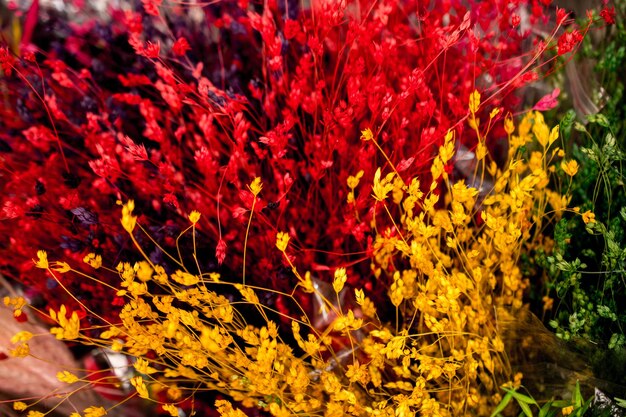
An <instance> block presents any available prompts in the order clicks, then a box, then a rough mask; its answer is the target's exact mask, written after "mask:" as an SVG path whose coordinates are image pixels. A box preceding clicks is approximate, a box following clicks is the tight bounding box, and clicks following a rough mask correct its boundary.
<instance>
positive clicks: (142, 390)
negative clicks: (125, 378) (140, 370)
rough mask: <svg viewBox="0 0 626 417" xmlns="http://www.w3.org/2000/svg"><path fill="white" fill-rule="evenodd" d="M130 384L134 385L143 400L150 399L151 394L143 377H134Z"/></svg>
mask: <svg viewBox="0 0 626 417" xmlns="http://www.w3.org/2000/svg"><path fill="white" fill-rule="evenodd" d="M130 383H131V384H132V386H133V387H135V389H136V390H137V394H139V396H140V397H141V398H145V399H149V398H150V394H148V388H147V387H146V384H145V383H144V382H143V378H142V377H141V376H139V375H138V376H134V377H132V378H131V379H130Z"/></svg>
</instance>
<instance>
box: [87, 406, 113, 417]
mask: <svg viewBox="0 0 626 417" xmlns="http://www.w3.org/2000/svg"><path fill="white" fill-rule="evenodd" d="M83 412H84V413H85V417H102V416H105V415H106V414H107V412H106V410H105V409H104V407H96V406H91V407H88V408H86V409H85V410H84V411H83Z"/></svg>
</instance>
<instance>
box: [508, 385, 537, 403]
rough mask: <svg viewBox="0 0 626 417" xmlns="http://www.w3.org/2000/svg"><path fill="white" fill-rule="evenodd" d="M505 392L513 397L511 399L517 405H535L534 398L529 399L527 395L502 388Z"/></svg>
mask: <svg viewBox="0 0 626 417" xmlns="http://www.w3.org/2000/svg"><path fill="white" fill-rule="evenodd" d="M504 390H505V391H507V392H510V393H511V394H512V395H513V398H515V399H516V400H517V402H519V403H524V404H537V401H535V399H534V398H531V397H529V396H528V395H524V394H522V393H521V392H517V391H515V390H508V389H506V388H504Z"/></svg>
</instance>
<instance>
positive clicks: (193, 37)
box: [0, 0, 591, 321]
mask: <svg viewBox="0 0 626 417" xmlns="http://www.w3.org/2000/svg"><path fill="white" fill-rule="evenodd" d="M76 3H79V2H76ZM80 3H82V2H80ZM549 3H550V2H549V1H545V0H541V1H538V0H516V1H512V0H489V1H471V0H467V1H459V0H447V1H439V2H435V3H434V4H432V2H428V3H427V4H425V3H424V2H421V1H417V0H406V1H402V2H398V1H395V0H378V1H375V0H360V1H347V0H315V1H312V2H311V5H310V6H309V7H303V6H302V5H301V4H300V2H297V1H288V0H285V1H283V0H274V1H265V2H253V1H247V0H239V1H237V2H235V1H225V2H221V3H218V4H213V5H203V4H201V3H199V4H198V5H197V6H193V7H191V6H188V5H186V6H181V5H177V3H174V2H172V3H169V2H161V1H157V0H142V4H141V5H138V6H137V7H136V8H135V9H131V10H110V11H109V12H110V16H111V21H110V22H106V21H103V20H101V19H99V18H88V19H84V20H83V21H81V22H74V23H71V22H70V21H69V20H67V18H64V17H63V16H59V15H54V14H52V12H50V11H48V12H46V11H45V10H44V11H42V12H41V20H40V22H39V28H37V29H36V30H35V31H34V34H33V39H32V43H31V44H29V45H23V50H22V53H21V54H19V55H16V54H15V53H14V52H16V51H13V53H12V52H11V51H10V50H9V49H8V48H7V47H3V48H2V49H1V50H0V63H1V64H2V68H3V70H4V77H3V78H2V80H0V85H2V90H3V100H2V101H1V102H0V116H1V117H0V126H1V127H0V152H1V153H0V179H1V181H0V195H1V196H2V197H1V198H0V219H1V220H2V221H0V235H2V236H4V237H5V238H4V239H2V241H1V242H0V268H1V270H2V272H3V273H4V274H5V275H6V276H8V277H10V278H13V279H15V280H16V281H18V282H21V283H23V284H24V285H25V288H27V289H28V291H29V292H30V293H31V296H32V297H33V298H35V297H37V296H40V297H43V299H44V300H45V303H46V305H47V306H49V307H53V308H57V307H58V305H59V304H61V303H65V304H68V305H70V306H72V308H74V309H78V310H80V309H81V307H80V305H79V304H77V303H75V302H73V301H74V297H75V298H76V299H78V300H81V299H82V298H86V297H88V298H90V306H93V307H94V309H95V310H97V311H98V312H99V314H102V315H103V316H104V317H105V318H107V319H109V320H111V321H115V308H112V305H113V306H115V305H118V304H119V303H118V301H121V300H118V299H117V298H116V297H115V294H114V293H111V291H109V290H108V289H107V287H106V286H104V285H103V286H97V287H96V286H94V284H93V283H92V282H76V281H71V282H69V281H68V282H61V283H58V282H56V281H54V280H52V279H49V278H48V277H46V276H44V275H43V273H41V272H37V271H35V270H33V267H32V261H31V258H32V257H33V255H34V253H35V252H36V250H37V249H45V250H47V251H48V252H49V253H51V257H54V258H64V259H71V258H74V259H75V260H76V263H80V262H82V261H83V258H84V257H85V256H87V255H88V254H90V253H93V254H95V255H102V258H103V259H105V260H107V261H115V260H116V259H119V258H122V256H121V255H122V254H123V253H124V252H125V251H127V250H128V249H130V247H129V242H128V239H127V238H126V237H125V233H123V230H122V228H121V225H120V223H119V219H118V210H116V209H115V207H116V204H117V203H118V201H122V200H123V201H126V200H127V199H129V198H132V199H134V200H135V202H136V204H137V209H136V211H137V212H138V213H140V214H141V216H142V217H143V218H144V221H142V223H143V224H152V225H153V228H152V229H151V230H150V234H151V236H153V237H155V240H156V242H158V244H159V245H161V246H162V247H166V248H170V249H171V248H174V247H175V246H176V245H178V246H179V247H180V248H181V250H180V253H181V256H182V257H183V258H184V257H186V256H188V255H187V254H188V253H189V251H186V250H185V248H188V247H189V246H190V244H191V240H180V241H177V240H176V238H177V236H178V234H179V232H180V231H181V229H182V228H184V227H186V225H187V220H186V216H187V214H188V213H190V212H191V211H192V210H199V211H200V212H201V213H202V219H201V221H200V223H199V224H198V227H197V230H198V232H199V233H200V235H201V236H200V238H198V239H197V242H199V244H200V245H201V247H200V249H201V250H200V251H199V254H200V256H199V260H198V261H199V265H200V267H201V268H202V269H203V271H220V272H221V273H222V276H224V277H230V279H233V280H239V279H241V274H242V269H243V268H244V264H243V263H244V253H246V254H247V257H245V262H246V264H247V271H248V272H247V279H248V282H255V283H257V284H258V285H262V286H271V287H272V288H275V289H281V288H285V289H288V288H293V282H292V279H293V277H292V274H291V272H290V268H288V267H287V265H285V264H284V261H283V260H282V259H281V254H280V253H278V252H277V251H275V250H274V249H273V246H274V242H275V236H276V231H277V230H288V231H289V234H290V236H291V239H292V242H293V245H292V246H290V248H289V251H290V252H289V255H290V256H292V258H293V259H292V261H293V262H294V263H295V264H296V265H298V266H299V267H301V269H302V270H310V271H312V273H313V274H315V275H316V276H318V277H319V278H321V279H326V278H328V279H330V273H329V272H328V271H331V270H334V269H335V268H337V267H347V268H348V269H349V270H351V271H350V273H349V274H348V277H351V278H350V279H353V280H359V281H360V285H364V286H365V288H367V289H369V290H371V292H372V294H373V295H374V297H375V294H376V293H377V292H378V293H381V294H382V293H384V290H382V291H378V289H380V288H386V285H387V284H386V283H384V282H379V281H378V280H377V279H376V278H375V277H374V276H373V274H372V273H371V270H370V262H369V255H370V254H371V243H372V240H371V236H372V230H371V220H372V216H373V213H374V208H373V207H372V205H371V204H370V203H369V199H368V197H369V194H370V190H369V187H368V185H367V184H369V183H371V180H372V178H373V176H374V173H375V171H376V168H377V167H380V166H384V165H386V164H393V165H394V167H395V168H396V169H397V171H398V172H399V173H400V174H401V175H406V176H407V177H413V176H415V175H419V176H423V178H424V181H423V183H426V184H429V183H430V182H429V181H428V175H429V170H430V163H431V161H432V158H433V157H434V155H435V152H436V150H437V148H438V146H439V145H440V144H441V143H442V142H443V138H444V136H445V134H446V132H448V130H453V131H455V132H456V135H457V137H458V138H460V141H459V142H460V143H462V144H463V146H465V147H466V148H467V150H468V152H467V153H466V154H467V155H471V150H473V149H474V148H475V146H476V135H475V133H472V132H471V131H466V130H464V129H463V126H464V123H463V121H464V120H465V119H466V117H467V116H468V109H467V103H468V99H469V96H470V94H471V93H472V92H473V91H474V90H475V89H478V90H479V91H481V92H482V95H483V103H488V104H489V107H490V108H495V107H499V108H501V111H500V112H499V115H497V116H495V117H496V118H499V117H503V116H504V115H505V114H507V113H508V112H515V111H516V109H517V108H518V106H519V103H520V94H519V91H521V90H522V89H523V88H524V87H525V86H526V85H527V84H529V83H531V82H533V81H535V80H537V79H538V78H540V77H542V76H544V75H545V74H546V73H548V72H550V71H551V70H552V69H554V67H555V65H558V61H557V60H555V59H554V56H555V55H556V54H557V53H558V54H562V53H565V52H568V51H570V50H571V49H573V48H574V47H575V45H576V43H578V42H579V41H580V36H582V34H584V32H585V31H586V29H587V28H582V29H580V31H575V32H576V36H574V35H573V32H567V33H563V35H561V32H562V28H563V27H564V25H566V24H568V23H569V22H568V20H567V15H566V14H564V12H563V11H560V10H557V11H556V15H557V17H558V18H557V20H556V22H553V21H551V20H550V19H548V18H547V17H545V16H549V15H550V11H551V10H552V9H551V6H550V4H549ZM83 6H84V5H81V4H76V5H75V7H83ZM590 23H591V20H590V21H589V24H590ZM537 26H541V27H544V28H547V30H544V31H535V32H533V31H531V27H537ZM536 33H543V34H544V35H537V34H536ZM563 36H566V38H564V37H563ZM559 37H560V38H559ZM367 129H370V131H371V137H369V136H368V135H369V133H368V135H365V137H364V135H363V134H362V133H361V132H362V131H365V132H369V131H368V130H367ZM503 137H506V134H504V133H502V132H500V131H499V130H498V129H495V128H494V129H492V130H491V133H490V135H489V138H488V143H487V146H489V147H492V148H495V147H497V146H498V144H499V143H500V142H499V141H500V139H501V138H503ZM362 139H373V140H362ZM381 150H382V152H381ZM383 155H388V159H386V158H384V157H383ZM446 170H447V171H449V172H450V173H451V174H453V173H454V164H450V166H448V167H446ZM455 175H457V176H461V175H463V174H462V173H459V172H456V174H455ZM350 176H353V177H359V178H361V180H360V181H361V182H360V183H361V185H360V186H358V187H359V188H358V189H357V190H358V191H357V192H356V193H355V194H354V198H353V199H352V201H351V202H350V203H349V204H342V202H344V201H345V200H346V198H347V197H348V193H349V192H350V188H349V187H348V186H347V181H348V178H349V177H350ZM256 177H260V178H261V179H262V183H263V189H262V191H261V192H260V193H259V194H258V195H255V194H254V193H253V192H251V190H250V189H249V184H250V183H251V182H252V180H253V179H254V178H256ZM253 207H254V208H253ZM138 238H139V239H144V243H145V244H146V246H148V247H152V248H153V250H152V252H151V253H150V256H151V257H153V258H154V260H155V262H160V261H162V259H161V258H162V257H163V251H162V250H161V249H160V248H159V247H158V246H157V245H156V244H153V243H152V242H150V241H147V238H146V236H145V235H143V234H141V233H139V234H138ZM244 246H245V247H244ZM55 252H56V253H55ZM61 252H62V253H61ZM129 257H132V255H129V254H124V256H123V258H124V259H128V258H129ZM89 259H92V260H93V259H94V257H93V256H92V257H91V258H89ZM364 261H365V262H364ZM107 266H109V267H114V266H115V265H107ZM327 275H328V276H327ZM364 283H365V284H364ZM69 294H72V295H71V296H70V295H69ZM111 300H113V302H112V303H111ZM267 303H268V304H269V305H275V306H276V307H277V308H278V309H288V308H289V306H288V305H285V301H284V300H282V299H281V298H280V297H272V298H271V299H269V298H268V300H267Z"/></svg>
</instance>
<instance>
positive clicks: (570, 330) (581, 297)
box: [536, 114, 626, 350]
mask: <svg viewBox="0 0 626 417" xmlns="http://www.w3.org/2000/svg"><path fill="white" fill-rule="evenodd" d="M588 120H589V122H590V123H591V126H590V128H589V129H588V128H586V127H585V126H583V125H582V124H581V123H578V122H576V121H575V119H574V117H572V115H571V114H569V115H566V117H565V118H564V119H563V121H562V122H561V126H562V127H563V131H564V134H565V135H569V134H570V132H571V128H572V127H573V128H574V129H575V130H578V131H580V132H581V133H582V134H583V137H584V139H585V140H584V143H583V144H582V145H580V146H579V145H575V146H574V148H573V150H572V153H573V156H574V158H575V159H577V160H578V161H579V162H580V164H581V170H580V171H579V173H578V174H577V175H576V176H575V177H574V178H573V183H572V184H571V190H572V202H571V203H570V205H571V206H577V207H579V213H584V212H587V211H591V212H593V213H594V214H595V221H588V223H585V222H584V216H581V215H580V214H576V215H569V216H566V217H564V218H563V219H561V220H560V221H559V222H558V223H557V224H556V226H555V228H554V241H555V245H554V251H553V253H552V254H551V255H550V256H545V255H539V256H538V257H537V260H536V261H537V264H538V265H539V266H541V267H543V268H544V270H545V271H546V273H547V276H548V288H549V290H550V293H551V295H553V296H555V297H556V299H557V302H556V303H555V312H554V316H553V317H552V318H551V320H549V325H550V326H551V327H552V328H554V329H555V331H556V334H557V336H558V337H559V338H561V339H563V340H566V341H569V340H572V339H574V338H582V339H584V340H586V341H588V342H591V343H593V344H595V345H597V346H598V347H599V348H608V349H611V350H621V349H625V347H626V336H625V334H624V330H625V329H626V314H625V312H624V309H623V308H622V307H621V306H623V305H624V303H625V302H626V282H625V278H624V277H625V276H626V234H625V232H624V230H626V187H625V183H626V181H625V179H624V175H623V169H622V161H624V160H625V158H626V156H625V154H624V152H623V151H622V149H621V147H620V145H619V144H618V143H617V141H616V140H615V136H614V135H613V133H612V129H611V125H610V122H609V119H608V118H607V117H605V116H604V115H602V114H597V115H594V116H593V117H589V118H588ZM598 126H599V127H601V128H602V131H601V132H602V136H601V137H602V140H601V141H596V140H595V137H594V136H592V134H591V133H590V131H592V130H595V128H597V127H598Z"/></svg>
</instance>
